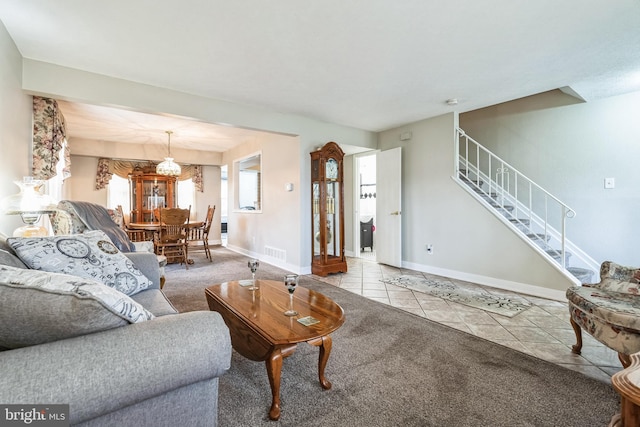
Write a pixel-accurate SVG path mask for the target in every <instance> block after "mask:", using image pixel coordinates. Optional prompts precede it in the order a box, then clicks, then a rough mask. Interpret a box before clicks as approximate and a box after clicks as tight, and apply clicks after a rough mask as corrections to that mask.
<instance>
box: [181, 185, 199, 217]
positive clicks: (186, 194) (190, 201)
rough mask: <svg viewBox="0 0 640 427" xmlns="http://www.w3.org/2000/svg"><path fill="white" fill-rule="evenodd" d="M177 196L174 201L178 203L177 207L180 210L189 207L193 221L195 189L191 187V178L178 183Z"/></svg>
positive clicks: (194, 214)
mask: <svg viewBox="0 0 640 427" xmlns="http://www.w3.org/2000/svg"><path fill="white" fill-rule="evenodd" d="M177 191H178V194H177V198H176V201H177V203H178V207H180V208H182V209H187V208H188V207H189V206H191V215H190V216H191V218H190V219H191V220H193V219H194V217H195V216H197V215H196V202H195V200H196V197H195V195H196V189H195V187H194V185H193V181H192V180H191V178H189V179H185V180H184V181H178V188H177Z"/></svg>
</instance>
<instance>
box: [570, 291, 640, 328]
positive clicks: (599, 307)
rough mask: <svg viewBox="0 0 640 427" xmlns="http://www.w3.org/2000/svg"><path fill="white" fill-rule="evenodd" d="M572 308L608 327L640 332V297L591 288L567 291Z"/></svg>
mask: <svg viewBox="0 0 640 427" xmlns="http://www.w3.org/2000/svg"><path fill="white" fill-rule="evenodd" d="M566 295H567V299H568V300H569V304H570V306H574V307H576V308H578V309H580V310H581V311H582V312H584V313H588V315H589V316H590V317H593V318H595V319H599V320H600V321H601V322H603V323H606V324H608V325H616V327H618V328H625V329H627V330H634V331H640V316H638V314H640V297H638V296H636V295H632V294H628V293H624V292H615V291H611V290H608V289H599V288H597V287H591V286H572V287H570V288H569V289H567V292H566Z"/></svg>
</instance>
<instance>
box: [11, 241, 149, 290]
mask: <svg viewBox="0 0 640 427" xmlns="http://www.w3.org/2000/svg"><path fill="white" fill-rule="evenodd" d="M7 242H8V243H9V244H10V245H11V247H12V248H13V250H14V251H15V252H16V254H17V255H18V257H19V258H20V259H21V260H22V261H23V262H24V263H25V264H26V265H27V266H28V267H29V268H31V269H34V270H42V271H49V272H52V273H63V274H70V275H73V276H78V277H84V278H87V279H94V280H98V281H99V282H102V283H104V284H105V285H107V286H110V287H112V288H114V289H117V290H118V291H120V292H122V293H124V294H127V295H133V294H136V293H138V292H140V291H143V290H145V289H147V288H149V287H150V286H152V283H151V281H150V280H149V279H147V277H145V275H144V274H142V272H141V271H140V270H138V268H137V267H136V266H135V265H134V264H133V263H132V262H131V261H130V260H129V258H127V257H126V256H125V255H124V254H123V253H122V252H120V251H119V250H118V248H116V246H115V245H114V244H113V243H112V242H111V240H109V237H107V235H106V234H105V233H104V232H103V231H100V230H93V231H87V232H85V233H83V234H70V235H62V236H49V237H26V238H23V237H10V238H8V239H7Z"/></svg>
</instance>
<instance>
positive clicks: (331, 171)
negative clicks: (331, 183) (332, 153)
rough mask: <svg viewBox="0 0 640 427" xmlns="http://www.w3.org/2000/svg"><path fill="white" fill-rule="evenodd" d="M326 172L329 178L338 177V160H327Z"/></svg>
mask: <svg viewBox="0 0 640 427" xmlns="http://www.w3.org/2000/svg"><path fill="white" fill-rule="evenodd" d="M324 174H325V177H326V178H327V179H338V162H336V160H335V159H329V160H327V163H326V164H325V173H324Z"/></svg>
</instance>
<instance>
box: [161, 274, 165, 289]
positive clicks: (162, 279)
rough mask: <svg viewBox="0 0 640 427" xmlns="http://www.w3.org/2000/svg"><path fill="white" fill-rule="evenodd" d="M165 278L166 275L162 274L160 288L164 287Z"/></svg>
mask: <svg viewBox="0 0 640 427" xmlns="http://www.w3.org/2000/svg"><path fill="white" fill-rule="evenodd" d="M165 280H166V279H165V278H164V276H160V289H162V288H164V282H165Z"/></svg>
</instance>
